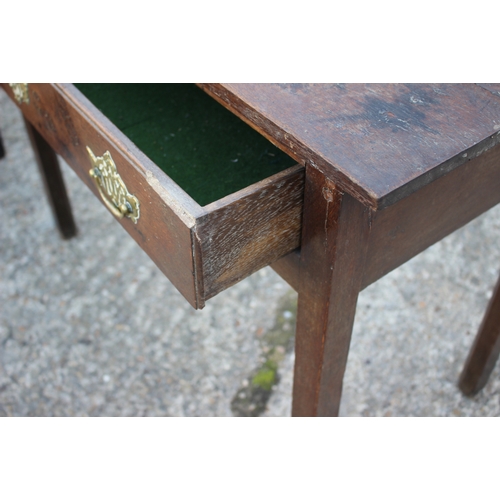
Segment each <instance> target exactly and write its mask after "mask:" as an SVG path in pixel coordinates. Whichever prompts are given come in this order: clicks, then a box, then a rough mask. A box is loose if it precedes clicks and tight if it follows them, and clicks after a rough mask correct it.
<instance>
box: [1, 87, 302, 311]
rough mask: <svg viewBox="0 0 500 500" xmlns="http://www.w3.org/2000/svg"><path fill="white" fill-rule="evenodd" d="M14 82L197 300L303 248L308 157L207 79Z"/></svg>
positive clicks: (36, 115)
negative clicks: (216, 95) (250, 121)
mask: <svg viewBox="0 0 500 500" xmlns="http://www.w3.org/2000/svg"><path fill="white" fill-rule="evenodd" d="M3 86H4V89H5V91H6V92H7V93H8V94H9V95H10V96H11V98H12V99H13V100H15V101H16V102H17V103H18V105H19V107H20V109H21V110H22V112H23V114H24V116H25V118H26V119H27V120H28V121H30V122H31V123H32V124H33V126H34V127H35V128H36V129H37V130H38V131H39V132H40V134H41V135H42V136H43V137H44V138H45V140H46V141H47V142H48V143H49V144H50V145H51V146H52V148H53V149H54V150H55V151H56V152H57V153H58V154H59V155H61V156H62V157H63V158H64V159H65V160H66V162H67V163H68V164H69V165H70V166H71V167H72V168H73V169H74V170H75V172H76V173H77V174H78V175H79V177H80V178H81V179H82V180H83V182H84V183H85V184H86V185H87V186H88V187H89V189H91V190H92V191H93V192H94V194H95V195H96V196H97V197H98V198H99V199H101V200H102V202H103V203H104V204H105V205H106V206H107V207H108V208H109V209H110V211H112V213H114V215H115V216H116V217H117V218H118V219H119V221H120V223H121V224H122V226H123V227H124V228H125V230H126V231H127V232H128V233H129V234H130V235H131V236H132V237H133V238H134V239H135V240H136V241H137V243H138V244H139V245H140V246H141V248H142V249H143V250H144V251H145V252H146V253H147V254H148V255H149V256H150V257H151V259H152V260H153V261H154V262H155V263H156V265H157V266H158V267H159V268H160V269H161V271H162V272H163V273H165V275H166V276H167V277H168V278H169V279H170V280H171V282H172V283H173V284H174V285H175V286H176V287H177V289H178V290H179V291H180V292H181V293H182V294H183V295H184V297H185V298H186V299H187V300H188V301H189V302H190V303H191V304H192V305H193V306H194V307H195V308H202V307H203V306H204V304H205V301H206V300H207V299H209V298H211V297H213V296H214V295H216V294H217V293H219V292H220V291H222V290H224V289H225V288H227V287H229V286H231V285H233V284H235V283H236V282H238V281H240V280H241V279H243V278H245V277H246V276H248V275H250V274H251V273H253V272H255V271H257V270H258V269H260V268H262V267H264V266H266V265H268V264H270V263H272V262H274V261H275V260H277V259H279V258H280V257H282V256H284V255H285V254H287V253H289V252H291V251H292V250H294V249H296V248H298V246H299V244H300V229H301V214H302V203H303V202H302V199H303V184H304V171H303V167H301V166H300V165H296V164H295V162H294V160H292V159H291V158H289V157H288V156H286V155H285V154H284V153H283V152H281V151H280V150H278V149H276V148H275V147H274V146H273V145H272V144H271V143H270V142H269V141H267V139H265V138H264V137H262V136H261V135H260V134H258V132H256V131H254V130H253V129H251V128H250V127H249V126H248V125H247V124H245V123H243V122H242V121H241V120H240V119H239V118H237V117H236V116H235V115H233V114H232V113H231V112H229V111H227V110H226V109H225V108H223V107H222V106H221V105H220V104H219V103H217V102H216V101H215V100H213V99H212V98H211V97H209V96H208V95H207V94H205V93H204V92H203V90H201V89H200V88H198V87H196V86H195V85H189V84H187V85H152V86H149V85H130V86H127V85H100V86H99V85H77V86H74V85H72V84H29V86H28V92H27V95H26V96H25V98H24V100H21V101H19V99H18V98H19V95H18V96H17V100H16V96H15V95H14V92H13V90H12V89H11V88H10V86H9V85H8V84H4V85H3ZM205 173H206V174H208V175H204V174H205ZM195 200H196V201H195ZM74 209H75V211H78V210H80V209H81V208H79V207H74ZM118 253H119V252H118Z"/></svg>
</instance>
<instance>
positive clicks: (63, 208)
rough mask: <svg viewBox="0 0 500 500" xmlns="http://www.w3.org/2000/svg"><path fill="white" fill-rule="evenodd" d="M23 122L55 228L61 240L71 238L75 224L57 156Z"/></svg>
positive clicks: (36, 133) (33, 129) (28, 124)
mask: <svg viewBox="0 0 500 500" xmlns="http://www.w3.org/2000/svg"><path fill="white" fill-rule="evenodd" d="M24 122H25V125H26V130H27V131H28V135H29V138H30V141H31V146H32V147H33V151H34V153H35V158H36V162H37V164H38V167H39V169H40V173H41V174H42V178H43V182H44V185H45V191H46V193H47V197H48V199H49V202H50V205H51V207H52V213H53V214H54V218H55V220H56V222H57V227H58V229H59V231H60V233H61V235H62V237H63V238H72V237H73V236H75V235H76V233H77V230H76V224H75V221H74V219H73V213H72V211H71V205H70V202H69V198H68V194H67V191H66V187H65V185H64V179H63V176H62V172H61V168H60V166H59V162H58V161H57V156H56V154H55V152H54V150H53V149H52V148H51V147H50V146H49V144H48V143H47V142H46V141H45V139H44V138H43V137H42V136H41V135H40V134H39V133H38V131H37V130H36V129H35V128H34V127H33V126H32V125H31V123H29V122H28V121H27V120H24Z"/></svg>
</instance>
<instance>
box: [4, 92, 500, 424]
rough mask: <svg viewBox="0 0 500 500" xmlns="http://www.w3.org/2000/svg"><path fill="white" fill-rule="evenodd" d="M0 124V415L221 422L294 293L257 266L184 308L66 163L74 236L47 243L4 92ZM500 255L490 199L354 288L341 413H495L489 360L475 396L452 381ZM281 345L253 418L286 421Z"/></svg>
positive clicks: (48, 224) (19, 128)
mask: <svg viewBox="0 0 500 500" xmlns="http://www.w3.org/2000/svg"><path fill="white" fill-rule="evenodd" d="M0 129H1V130H2V134H3V138H4V142H5V146H6V151H7V157H6V158H4V159H3V160H0V208H1V211H2V217H1V221H0V415H2V416H63V415H64V416H73V415H89V416H119V415H151V416H152V415H157V416H231V415H232V414H233V413H232V411H231V401H232V400H233V399H234V398H235V396H236V395H237V394H239V393H240V392H241V391H242V389H244V388H245V387H248V382H249V380H251V377H252V374H254V373H255V371H256V370H258V368H259V366H261V365H262V363H263V362H264V361H265V359H266V353H267V352H268V351H269V346H268V345H267V344H266V340H265V339H266V338H267V337H266V335H267V333H266V332H269V331H271V330H272V329H273V328H274V327H273V325H275V324H283V322H280V319H283V318H285V319H286V321H285V323H284V325H285V328H288V329H290V325H291V324H292V323H293V315H294V307H293V302H294V300H296V295H295V293H294V292H293V291H292V290H291V289H290V288H289V287H288V285H287V284H286V283H285V282H283V281H282V280H281V278H279V277H278V276H277V275H276V274H275V273H274V272H273V271H272V270H271V269H269V268H267V269H263V270H261V271H259V272H257V273H256V274H254V275H253V276H251V277H250V278H248V279H246V280H244V281H243V282H241V283H239V284H238V285H236V286H234V287H232V288H231V289H229V290H226V291H225V292H223V293H221V294H220V295H218V296H217V297H215V298H214V299H212V300H210V301H209V302H208V304H207V306H206V308H205V309H204V310H202V311H194V310H193V309H192V308H191V306H189V305H188V304H187V303H186V301H185V300H184V298H183V297H182V296H181V295H180V294H179V293H178V292H177V291H176V290H175V288H174V287H173V286H172V285H171V284H170V282H169V281H168V280H167V279H166V278H165V277H164V276H163V275H162V274H161V273H160V271H159V270H158V269H157V268H156V267H155V265H154V264H153V263H152V262H151V261H150V260H149V258H148V257H147V256H146V255H145V254H144V253H143V252H142V250H141V249H140V248H139V247H138V246H137V245H136V243H135V242H134V241H132V239H131V238H130V237H128V236H127V234H126V233H125V231H124V230H123V229H122V228H121V227H120V225H119V224H117V223H116V222H115V221H114V219H113V217H112V216H111V215H110V214H109V213H108V212H107V210H106V209H105V208H104V207H103V206H102V205H101V203H100V202H99V201H98V200H96V199H95V198H94V196H93V195H92V194H91V193H90V192H89V191H88V190H87V188H86V187H85V186H84V185H83V184H82V183H81V182H80V181H79V180H78V178H77V177H76V175H75V174H73V172H72V171H71V169H70V168H69V167H67V165H65V164H64V163H63V173H64V176H65V180H66V182H67V186H68V190H69V193H70V198H71V201H72V205H73V207H74V212H75V215H76V220H77V224H78V228H79V235H78V236H77V237H76V238H74V239H72V240H70V241H63V240H61V239H60V238H59V235H58V232H57V230H56V229H55V226H54V223H53V220H52V215H51V213H50V210H49V205H48V203H47V201H46V198H45V193H44V192H43V188H42V183H41V180H40V177H39V173H38V171H37V167H36V165H35V163H34V158H33V154H32V152H31V149H30V146H29V143H28V139H27V136H26V133H25V131H24V129H23V124H22V121H21V117H20V114H19V112H18V110H17V108H16V107H15V106H14V105H13V104H12V103H11V102H10V101H9V100H8V98H7V97H6V95H5V94H4V93H3V92H0ZM499 262H500V206H497V207H495V208H494V209H493V210H491V211H490V212H488V213H487V214H485V215H483V216H481V217H480V218H478V219H476V220H475V221H473V222H472V223H470V224H468V225H467V226H466V227H464V228H462V229H461V230H459V231H457V232H456V233H454V234H453V235H451V236H449V237H448V238H446V239H445V240H443V241H441V242H440V243H438V244H436V245H434V246H433V247H431V248H429V249H428V250H427V251H425V252H423V253H422V254H420V255H419V256H417V257H416V258H414V259H412V260H411V261H410V262H408V263H407V264H405V265H404V266H402V267H400V268H399V269H397V270H396V271H394V272H392V273H391V274H389V275H388V276H386V277H385V278H383V279H381V280H380V281H379V282H377V283H375V284H374V285H372V286H370V287H369V288H367V289H366V290H364V291H363V292H362V293H361V295H360V299H359V304H358V312H357V316H356V323H355V327H354V333H353V339H352V344H351V351H350V354H349V362H348V367H347V373H346V376H345V383H344V396H343V401H342V407H341V415H343V416H499V415H500V367H498V366H497V367H496V369H495V371H494V372H493V374H492V377H491V380H490V382H489V383H488V385H487V387H486V388H485V389H484V390H483V391H482V393H481V394H479V395H478V396H476V397H475V398H472V399H469V398H466V397H464V396H462V394H461V393H460V392H459V390H458V389H457V387H456V382H457V379H458V375H459V373H460V370H461V367H462V365H463V362H464V360H465V357H466V354H467V352H468V349H469V347H470V345H471V343H472V340H473V337H474V335H475V332H476V330H477V328H478V325H479V322H480V320H481V317H482V314H483V311H484V309H485V307H486V304H487V301H488V298H489V297H490V295H491V290H492V287H493V285H494V283H495V281H496V278H497V276H498V273H499V271H500V265H499ZM284 300H285V301H287V300H288V301H289V302H290V301H291V302H290V303H291V304H292V305H283V304H284V302H283V301H284ZM292 345H293V344H292ZM280 348H281V351H280V352H282V354H283V356H282V357H283V360H282V361H281V364H280V366H279V383H278V384H277V385H276V386H275V387H274V389H273V391H272V394H271V396H270V399H269V401H268V402H267V405H266V408H265V410H264V411H263V413H262V415H263V416H288V415H289V414H290V405H291V387H292V371H293V349H289V348H288V347H287V346H285V345H283V346H280Z"/></svg>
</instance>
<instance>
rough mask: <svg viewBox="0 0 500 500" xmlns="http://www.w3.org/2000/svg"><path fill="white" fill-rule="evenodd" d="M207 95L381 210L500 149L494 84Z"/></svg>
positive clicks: (213, 90) (282, 88)
mask: <svg viewBox="0 0 500 500" xmlns="http://www.w3.org/2000/svg"><path fill="white" fill-rule="evenodd" d="M200 86H201V87H202V88H204V90H205V91H207V92H208V93H209V94H211V95H212V96H214V97H215V98H216V99H217V100H219V101H220V102H221V103H222V104H224V105H225V106H226V107H228V108H229V109H231V111H233V112H235V113H236V114H238V115H239V116H240V117H241V118H243V119H244V120H245V121H246V122H247V123H249V124H250V125H251V126H253V127H254V128H256V129H258V130H259V131H260V132H261V133H264V134H265V135H266V136H267V137H268V138H269V139H270V140H271V141H272V142H273V143H275V144H276V145H277V146H278V147H280V148H281V149H283V150H284V151H286V152H287V153H288V154H289V155H291V156H292V157H293V158H295V159H296V160H297V161H298V162H300V163H302V164H303V165H304V164H305V163H306V162H309V163H310V164H312V165H313V166H315V167H316V168H318V169H319V170H320V171H322V172H323V173H324V174H325V175H327V176H328V177H329V178H331V179H332V180H334V181H335V182H336V183H337V184H338V185H339V186H340V187H341V188H342V189H344V190H345V191H346V192H347V193H349V194H350V195H352V196H354V197H355V198H357V199H358V200H360V201H361V202H363V203H364V204H365V205H368V206H370V207H372V208H374V209H381V208H385V207H387V206H389V205H392V204H393V203H395V202H396V201H398V200H400V199H402V198H404V197H406V196H408V195H409V194H411V193H413V192H415V191H417V190H418V189H420V188H422V187H423V186H425V185H426V184H429V183H430V182H432V181H433V180H435V179H437V178H439V177H441V176H442V175H445V174H446V173H448V172H450V171H451V170H453V169H454V168H456V167H458V166H459V165H461V164H463V163H464V162H467V161H469V160H471V159H472V158H474V157H476V156H477V155H479V154H481V153H482V152H484V151H485V150H487V149H490V148H491V147H493V146H494V145H495V144H497V143H498V142H500V132H499V131H500V97H499V92H498V90H499V89H498V87H495V86H492V85H488V84H485V85H482V86H480V85H476V84H203V85H200Z"/></svg>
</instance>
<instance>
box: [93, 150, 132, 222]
mask: <svg viewBox="0 0 500 500" xmlns="http://www.w3.org/2000/svg"><path fill="white" fill-rule="evenodd" d="M87 151H88V153H89V156H90V161H91V163H92V168H91V169H90V171H89V174H90V177H92V178H93V179H94V182H95V185H96V187H97V190H98V191H99V194H100V195H101V198H102V201H103V202H104V204H105V205H106V206H107V207H108V209H109V211H110V212H111V213H112V214H113V215H114V216H115V217H118V218H119V219H122V218H123V217H128V218H129V219H132V221H133V222H134V224H137V219H139V217H140V209H139V200H138V199H137V198H136V197H135V196H134V195H133V194H130V193H129V192H128V189H127V186H126V185H125V183H124V182H123V179H122V178H121V177H120V174H119V173H118V171H117V170H116V165H115V162H114V161H113V158H111V154H110V152H109V151H106V152H105V153H104V154H103V155H102V156H95V155H94V153H93V152H92V150H91V149H90V148H89V147H88V146H87Z"/></svg>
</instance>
